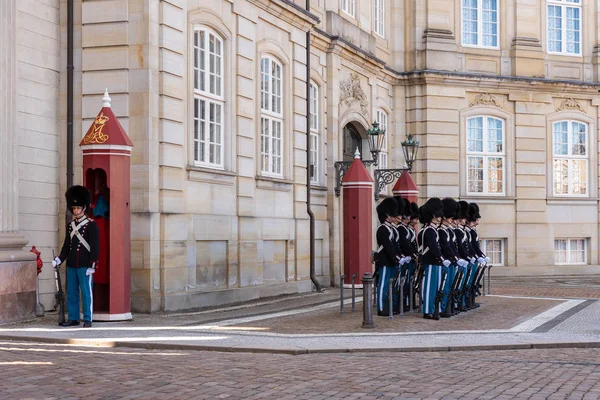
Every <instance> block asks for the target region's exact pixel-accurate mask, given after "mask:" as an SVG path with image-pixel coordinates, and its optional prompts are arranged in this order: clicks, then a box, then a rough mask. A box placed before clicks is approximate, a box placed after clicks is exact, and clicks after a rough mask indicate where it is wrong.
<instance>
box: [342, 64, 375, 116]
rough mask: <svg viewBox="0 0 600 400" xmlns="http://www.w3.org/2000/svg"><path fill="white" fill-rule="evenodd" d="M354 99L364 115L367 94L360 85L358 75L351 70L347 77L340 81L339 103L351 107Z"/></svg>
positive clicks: (367, 104)
mask: <svg viewBox="0 0 600 400" xmlns="http://www.w3.org/2000/svg"><path fill="white" fill-rule="evenodd" d="M355 101H357V102H358V104H359V105H360V110H361V111H362V113H363V114H365V115H366V114H367V113H368V110H369V102H368V101H367V95H365V92H363V90H362V88H361V87H360V77H359V76H358V74H357V73H356V72H352V73H351V74H350V77H349V78H348V79H345V80H343V81H341V82H340V105H342V104H345V105H346V106H348V107H351V106H352V103H354V102H355Z"/></svg>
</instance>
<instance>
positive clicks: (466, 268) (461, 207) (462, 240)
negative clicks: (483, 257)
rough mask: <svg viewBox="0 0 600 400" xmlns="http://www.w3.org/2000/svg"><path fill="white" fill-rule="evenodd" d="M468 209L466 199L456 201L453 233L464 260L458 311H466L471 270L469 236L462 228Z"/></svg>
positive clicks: (459, 252)
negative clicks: (455, 220) (456, 207)
mask: <svg viewBox="0 0 600 400" xmlns="http://www.w3.org/2000/svg"><path fill="white" fill-rule="evenodd" d="M468 210H469V203H467V202H466V201H459V202H458V210H457V213H456V214H457V215H456V219H457V223H456V228H454V233H455V235H456V244H457V248H458V254H459V256H460V258H461V259H463V260H465V261H466V263H467V264H466V265H463V266H461V270H462V279H461V282H460V284H459V293H460V296H459V304H458V310H459V311H467V310H468V309H469V308H467V296H466V294H467V288H468V283H467V282H468V280H469V275H470V272H471V269H470V264H471V259H472V258H473V257H472V256H471V253H470V248H471V246H470V244H469V239H470V237H469V236H467V233H466V232H465V228H464V223H465V220H466V218H467V213H468Z"/></svg>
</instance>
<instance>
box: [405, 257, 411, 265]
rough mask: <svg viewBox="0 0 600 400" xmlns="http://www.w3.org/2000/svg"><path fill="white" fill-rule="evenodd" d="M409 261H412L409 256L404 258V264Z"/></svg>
mask: <svg viewBox="0 0 600 400" xmlns="http://www.w3.org/2000/svg"><path fill="white" fill-rule="evenodd" d="M410 260H412V258H410V256H406V257H404V264H406V263H409V262H410Z"/></svg>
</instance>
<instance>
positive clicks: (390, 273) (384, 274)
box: [377, 267, 398, 314]
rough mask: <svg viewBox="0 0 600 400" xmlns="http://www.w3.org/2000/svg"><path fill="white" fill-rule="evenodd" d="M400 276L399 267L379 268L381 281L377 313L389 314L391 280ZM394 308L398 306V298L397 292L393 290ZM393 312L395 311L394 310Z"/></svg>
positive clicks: (378, 289) (378, 291)
mask: <svg viewBox="0 0 600 400" xmlns="http://www.w3.org/2000/svg"><path fill="white" fill-rule="evenodd" d="M397 274H398V267H379V281H378V282H377V311H378V312H380V313H384V314H385V313H388V314H389V312H388V308H389V301H390V300H389V298H388V290H389V289H388V287H389V286H390V278H393V277H395V276H396V275H397ZM392 296H393V298H392V307H394V308H396V305H397V304H398V296H397V295H396V291H395V290H394V289H392ZM392 312H393V310H392Z"/></svg>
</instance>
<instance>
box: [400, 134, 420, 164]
mask: <svg viewBox="0 0 600 400" xmlns="http://www.w3.org/2000/svg"><path fill="white" fill-rule="evenodd" d="M401 144H402V152H404V159H405V160H406V165H408V170H409V171H411V170H412V166H413V163H414V162H415V161H416V160H417V151H419V142H418V141H417V140H414V139H413V135H412V133H409V134H408V138H407V139H406V140H405V141H404V142H402V143H401Z"/></svg>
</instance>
